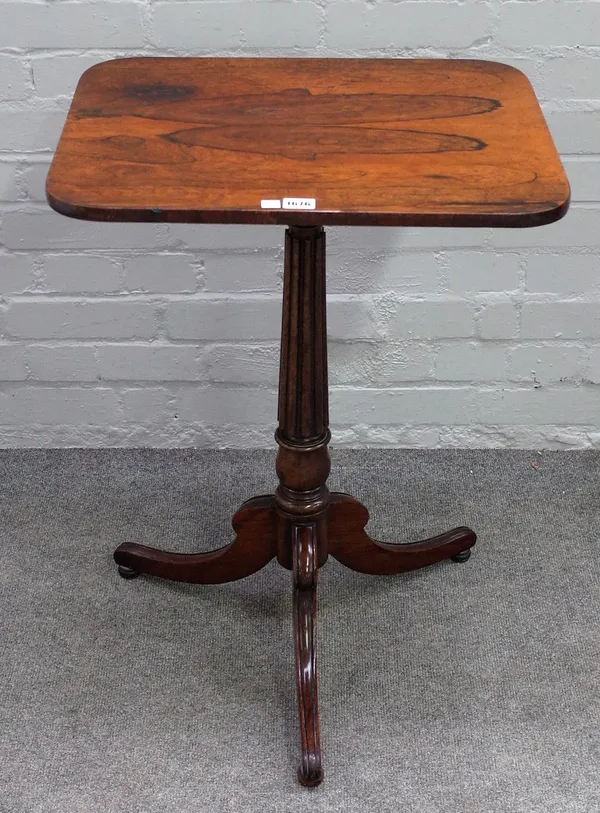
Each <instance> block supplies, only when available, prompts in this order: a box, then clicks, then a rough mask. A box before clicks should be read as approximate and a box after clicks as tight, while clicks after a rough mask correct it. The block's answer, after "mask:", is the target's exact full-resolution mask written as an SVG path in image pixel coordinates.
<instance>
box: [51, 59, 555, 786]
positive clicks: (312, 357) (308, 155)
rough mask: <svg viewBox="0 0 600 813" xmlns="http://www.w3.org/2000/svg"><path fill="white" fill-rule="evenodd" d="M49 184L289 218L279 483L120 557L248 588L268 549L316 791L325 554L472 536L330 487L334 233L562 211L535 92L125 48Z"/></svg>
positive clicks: (477, 68)
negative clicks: (282, 582) (215, 526)
mask: <svg viewBox="0 0 600 813" xmlns="http://www.w3.org/2000/svg"><path fill="white" fill-rule="evenodd" d="M47 193H48V200H49V202H50V205H51V206H52V207H53V208H54V209H56V210H57V211H58V212H61V213H62V214H64V215H68V216H69V217H76V218H82V219H85V220H104V221H115V220H118V221H145V222H169V223H250V224H265V223H266V224H279V225H284V226H287V229H286V232H285V260H284V266H285V269H284V290H283V320H282V333H281V364H280V378H279V410H278V424H279V425H278V429H277V431H276V433H275V438H276V441H277V444H278V446H279V450H278V454H277V460H276V470H277V475H278V478H279V487H278V488H277V490H276V492H275V494H274V495H268V496H260V497H254V498H252V499H250V500H248V501H247V502H245V503H244V504H243V505H242V506H241V508H240V509H239V510H238V511H237V513H236V514H235V515H234V517H233V528H234V530H235V532H236V536H235V539H234V541H233V542H232V543H231V544H230V545H228V546H226V547H223V548H220V549H219V550H215V551H213V552H210V553H200V554H181V553H172V552H167V551H162V550H157V549H155V548H150V547H147V546H145V545H139V544H135V543H131V542H125V543H123V544H122V545H119V547H118V548H117V549H116V551H115V553H114V558H115V561H116V563H117V564H118V566H119V572H120V574H121V575H122V576H123V577H124V578H132V577H134V576H137V575H138V574H140V573H146V574H149V575H152V576H159V577H161V578H164V579H172V580H175V581H182V582H192V583H196V584H216V583H220V582H227V581H233V580H235V579H241V578H243V577H244V576H248V575H250V574H251V573H254V572H256V571H257V570H259V569H260V568H262V567H264V566H265V565H266V564H267V563H268V562H269V561H271V560H272V559H273V558H274V557H277V560H278V561H279V563H280V564H281V565H282V566H283V567H284V568H287V569H288V570H291V571H292V573H293V623H294V634H295V650H296V677H297V690H298V708H299V719H300V735H301V747H302V758H301V763H300V768H299V779H300V782H301V783H302V784H304V785H317V784H319V783H320V782H321V780H322V778H323V768H322V760H321V747H320V742H319V715H318V705H317V669H316V667H317V663H316V654H315V622H316V614H317V605H316V587H317V572H318V568H319V567H321V566H322V565H324V564H325V562H326V561H327V557H328V556H329V555H330V554H331V556H334V557H335V558H336V559H338V560H339V561H340V562H342V564H344V565H346V566H347V567H349V568H352V569H353V570H356V571H359V572H362V573H372V574H395V573H402V572H404V571H409V570H414V569H416V568H421V567H425V566H427V565H431V564H433V563H435V562H439V561H440V560H443V559H454V560H455V561H459V562H462V561H465V560H466V559H467V558H468V556H469V554H470V549H471V548H472V546H473V545H474V544H475V539H476V537H475V533H474V532H473V531H472V530H471V529H469V528H466V527H460V528H454V529H453V530H451V531H448V532H447V533H444V534H441V535H440V536H435V537H433V538H431V539H426V540H424V541H421V542H412V543H407V544H385V543H383V542H377V541H375V540H374V539H372V538H371V537H370V536H369V534H368V533H367V532H366V531H365V526H366V524H367V521H368V519H369V515H368V512H367V509H366V508H365V507H364V506H363V505H362V504H361V503H360V502H358V500H356V499H354V498H353V497H351V496H349V495H347V494H342V493H330V492H329V491H328V489H327V486H326V482H327V477H328V475H329V470H330V462H329V453H328V444H329V440H330V432H329V428H328V423H329V418H328V379H327V336H326V316H325V311H326V305H325V232H324V229H323V227H324V226H327V225H332V226H367V225H370V226H498V227H517V228H522V227H526V226H539V225H542V224H545V223H551V222H552V221H555V220H558V219H559V218H560V217H562V216H563V215H564V214H565V213H566V211H567V208H568V204H569V185H568V182H567V179H566V177H565V174H564V171H563V168H562V166H561V163H560V160H559V158H558V155H557V153H556V149H555V147H554V145H553V142H552V139H551V137H550V134H549V132H548V129H547V127H546V124H545V122H544V118H543V115H542V112H541V110H540V107H539V105H538V103H537V100H536V98H535V95H534V92H533V90H532V88H531V85H530V84H529V81H528V80H527V79H526V77H525V76H524V75H523V74H522V73H520V72H519V71H517V70H515V69H514V68H512V67H509V66H507V65H502V64H499V63H496V62H484V61H477V60H435V59H432V60H412V59H377V60H372V59H222V58H219V59H213V58H206V59H205V58H162V57H161V58H131V59H117V60H113V61H110V62H104V63H102V64H99V65H96V66H94V67H93V68H91V69H89V70H88V71H86V72H85V74H84V75H83V77H82V78H81V80H80V82H79V85H78V87H77V90H76V92H75V97H74V99H73V103H72V105H71V109H70V111H69V114H68V118H67V121H66V124H65V127H64V130H63V133H62V136H61V139H60V143H59V145H58V149H57V152H56V155H55V157H54V161H53V163H52V166H51V168H50V172H49V175H48V181H47ZM409 417H410V416H407V418H409Z"/></svg>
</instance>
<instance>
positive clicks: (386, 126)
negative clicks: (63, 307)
mask: <svg viewBox="0 0 600 813" xmlns="http://www.w3.org/2000/svg"><path fill="white" fill-rule="evenodd" d="M47 194H48V200H49V202H50V204H51V205H52V206H53V208H55V209H56V210H57V211H59V212H62V213H63V214H66V215H69V216H71V217H78V218H83V219H88V220H121V221H151V222H157V221H169V222H188V223H203V222H204V223H280V224H296V225H381V226H407V225H419V226H518V227H523V226H535V225H540V224H543V223H550V222H552V221H554V220H557V219H559V218H560V217H561V216H562V215H563V214H565V212H566V210H567V208H568V203H569V194H570V192H569V184H568V181H567V179H566V176H565V173H564V170H563V168H562V165H561V163H560V159H559V157H558V154H557V152H556V149H555V147H554V144H553V142H552V138H551V136H550V133H549V131H548V128H547V126H546V123H545V121H544V117H543V114H542V112H541V110H540V107H539V104H538V102H537V99H536V97H535V94H534V92H533V89H532V87H531V85H530V83H529V81H528V79H527V78H526V77H525V76H524V75H523V74H522V73H521V72H520V71H518V70H516V69H515V68H512V67H509V66H507V65H503V64H500V63H497V62H486V61H479V60H458V59H457V60H446V59H443V60H442V59H439V60H438V59H422V60H413V59H280V58H264V59H263V58H260V59H255V58H252V59H249V58H195V57H189V58H179V57H134V58H130V59H116V60H111V61H109V62H103V63H100V64H99V65H95V66H94V67H93V68H90V69H89V70H88V71H86V72H85V73H84V75H83V76H82V78H81V80H80V82H79V85H78V87H77V90H76V92H75V96H74V99H73V103H72V105H71V109H70V111H69V114H68V118H67V121H66V124H65V127H64V130H63V133H62V136H61V139H60V142H59V145H58V148H57V152H56V155H55V157H54V161H53V163H52V166H51V169H50V172H49V175H48V181H47ZM290 198H291V199H292V200H291V201H290V200H289V199H290ZM299 199H300V200H299ZM278 204H279V206H278ZM284 205H285V206H286V207H289V208H283V206H284ZM265 207H266V208H265ZM304 207H314V208H304Z"/></svg>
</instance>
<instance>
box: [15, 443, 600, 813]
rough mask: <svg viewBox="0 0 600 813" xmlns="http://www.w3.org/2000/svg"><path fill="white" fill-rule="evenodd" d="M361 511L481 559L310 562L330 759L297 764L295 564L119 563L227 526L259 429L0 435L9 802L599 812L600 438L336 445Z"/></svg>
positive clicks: (220, 538) (400, 534) (112, 807)
mask: <svg viewBox="0 0 600 813" xmlns="http://www.w3.org/2000/svg"><path fill="white" fill-rule="evenodd" d="M333 460H334V469H333V474H332V477H331V481H330V483H331V485H332V487H333V488H336V489H342V490H346V491H350V492H352V493H353V494H355V495H356V496H358V497H359V498H361V499H362V500H363V501H364V502H365V503H366V504H367V505H368V506H369V507H370V509H371V516H372V521H371V524H370V530H371V532H372V533H373V534H374V535H375V534H376V535H379V536H380V537H381V538H385V539H387V540H389V541H409V540H411V539H416V538H419V537H421V536H427V535H431V534H433V533H437V532H440V531H441V530H444V529H445V528H448V527H450V526H453V525H458V524H463V523H467V524H470V525H471V526H472V527H473V528H474V529H475V530H476V531H477V532H478V534H479V543H478V547H477V548H476V552H475V554H474V555H473V556H472V557H471V560H470V561H469V562H468V563H467V564H464V565H456V564H453V563H443V564H440V565H437V566H434V567H432V568H430V569H428V570H423V571H418V572H415V573H412V574H405V575H403V576H397V577H378V578H375V577H369V576H363V575H359V574H355V573H352V572H350V571H348V570H345V569H344V568H342V567H341V565H339V564H338V563H337V562H334V561H330V562H329V563H328V564H327V565H326V567H324V568H323V569H322V570H321V571H320V576H319V578H320V583H319V587H320V608H319V609H320V615H319V648H318V651H319V666H320V695H321V697H320V701H321V726H322V739H323V747H324V756H325V771H326V778H325V783H324V785H322V786H321V788H318V789H316V790H306V789H302V788H300V787H299V786H298V785H297V784H296V779H295V773H296V766H297V759H298V730H297V719H296V705H295V684H294V665H293V646H292V633H291V617H290V603H291V595H290V575H289V573H288V572H287V571H284V570H282V569H281V568H279V567H278V566H277V565H276V564H275V563H272V564H271V565H270V566H269V567H268V568H266V569H265V570H263V571H261V572H260V573H258V574H256V575H255V576H253V577H251V578H249V579H246V580H244V581H240V582H235V583H232V584H226V585H221V586H208V587H203V586H192V585H176V584H170V583H162V582H160V581H158V580H152V579H149V578H143V577H142V578H139V579H137V580H136V581H133V582H125V581H123V580H121V579H120V578H119V577H118V576H117V573H116V570H115V568H114V567H113V566H112V563H111V552H112V550H113V548H114V547H115V546H116V545H117V544H118V543H119V542H121V541H123V540H135V541H143V542H146V543H148V544H151V545H158V546H161V545H162V546H167V545H169V546H171V547H172V548H173V549H177V550H181V551H191V550H196V549H202V548H210V547H216V546H219V545H221V544H223V543H224V541H226V540H228V539H229V538H230V537H231V534H230V526H229V517H230V514H231V513H232V512H233V511H234V510H235V509H236V508H237V507H238V505H239V504H240V503H241V502H242V501H243V500H244V499H245V498H246V497H248V496H251V495H253V494H260V493H264V492H265V491H270V490H271V489H272V487H273V485H274V475H273V471H272V465H273V454H272V453H270V452H269V453H267V452H252V451H244V452H237V451H229V452H217V451H215V452H210V451H199V452H192V451H129V450H115V451H109V450H106V451H87V450H86V451H78V450H56V451H48V450H42V451H37V450H35V451H3V452H0V478H1V485H2V488H1V493H0V510H1V515H0V544H1V547H0V550H1V559H0V598H1V602H2V604H1V607H2V610H1V616H0V624H1V651H0V690H1V695H0V749H1V750H0V811H2V813H113V811H114V813H197V812H199V811H202V813H204V811H211V813H212V811H215V812H216V811H235V813H241V812H242V811H243V812H244V813H253V811H261V813H271V812H272V813H296V811H303V813H304V812H305V811H310V813H319V811H327V813H329V812H330V811H340V812H342V811H343V812H344V813H355V811H356V813H358V811H360V813H366V812H367V811H368V813H388V811H389V813H392V812H393V813H399V811H404V813H411V812H414V813H438V812H439V813H471V811H476V812H479V811H481V813H496V811H498V813H500V811H501V812H502V813H512V812H513V811H514V812H515V813H529V812H530V811H536V812H537V811H539V812H540V813H542V811H543V813H549V812H550V813H563V811H564V812H565V813H567V811H568V812H569V813H571V811H572V812H573V813H583V812H584V811H590V813H591V811H594V813H597V811H598V810H600V778H599V777H600V771H599V765H600V725H599V723H600V682H599V678H600V666H599V665H600V586H599V585H600V579H599V576H600V547H599V545H600V542H599V540H600V521H599V517H600V513H599V508H600V505H599V501H600V497H599V493H600V492H599V483H600V477H599V471H600V453H597V452H581V453H580V452H567V453H558V452H547V453H543V454H542V455H540V454H538V453H528V452H505V451H465V452H458V451H391V450H389V451H388V450H365V451H338V452H334V454H333Z"/></svg>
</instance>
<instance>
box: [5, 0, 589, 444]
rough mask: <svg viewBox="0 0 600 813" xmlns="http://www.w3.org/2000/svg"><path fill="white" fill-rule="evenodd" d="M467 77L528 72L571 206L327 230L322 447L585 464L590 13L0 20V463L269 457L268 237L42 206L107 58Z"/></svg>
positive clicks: (24, 9)
mask: <svg viewBox="0 0 600 813" xmlns="http://www.w3.org/2000/svg"><path fill="white" fill-rule="evenodd" d="M140 54H149V55H152V54H157V55H164V54H171V55H240V56H244V55H264V56H274V55H282V56H292V55H306V56H364V57H397V58H401V57H411V56H419V57H448V58H457V57H470V58H483V59H496V60H500V61H505V62H508V63H510V64H512V65H514V66H515V67H518V68H520V69H521V70H523V71H524V72H525V73H526V74H527V75H528V76H529V77H530V79H531V80H532V82H533V85H534V87H535V89H536V91H537V93H538V96H539V98H540V100H541V102H542V106H543V108H544V111H545V113H546V115H547V118H548V122H549V126H550V128H551V131H552V133H553V135H554V137H555V140H556V143H557V145H558V147H559V149H560V151H561V153H562V155H563V156H564V163H565V168H566V170H567V173H568V175H569V177H570V180H571V183H572V189H573V205H572V208H571V211H570V213H569V214H568V215H567V217H566V219H565V220H563V221H561V222H560V223H558V224H554V225H552V226H547V227H542V228H538V229H528V230H522V231H518V230H517V231H515V230H500V229H497V230H490V229H483V230H477V229H341V228H340V229H329V230H328V246H329V255H328V257H329V262H328V289H329V294H330V295H329V335H330V340H331V341H330V369H331V382H332V394H331V416H332V424H333V426H332V428H333V437H334V443H337V444H339V445H344V444H345V445H386V446H396V445H400V446H425V447H436V446H480V447H502V446H504V447H549V448H583V447H600V258H599V251H598V249H599V248H600V2H597V0H568V2H567V0H537V2H535V3H533V2H524V1H523V0H516V1H515V2H513V1H512V0H487V2H484V1H483V0H468V2H465V0H364V1H363V0H348V1H347V2H341V0H338V1H337V2H334V1H333V0H223V1H222V2H218V1H217V0H185V2H183V1H182V0H169V2H161V0H61V1H60V2H58V0H29V1H27V2H26V1H25V0H0V446H34V445H41V446H68V445H81V446H102V445H108V446H127V445H149V446H192V445H196V446H213V447H222V446H233V447H244V446H271V445H272V432H273V429H274V423H275V413H276V384H277V366H278V338H279V326H280V307H281V282H282V273H281V266H282V258H283V254H282V242H283V230H282V229H278V228H274V227H235V226H220V225H219V226H196V227H193V226H185V225H165V224H161V225H145V224H128V225H123V224H97V223H83V222H78V221H74V220H69V219H67V218H63V217H60V216H59V215H56V214H55V213H53V212H51V211H50V210H49V208H48V206H47V205H46V203H45V196H44V183H45V176H46V172H47V169H48V165H49V163H50V160H51V157H52V151H53V149H54V147H55V145H56V142H57V139H58V135H59V133H60V128H61V126H62V123H63V120H64V116H65V114H66V110H67V108H68V104H69V101H70V98H71V96H72V93H73V91H74V88H75V84H76V82H77V80H78V78H79V76H80V74H81V73H82V72H83V71H84V70H85V69H86V68H87V67H89V66H90V65H92V64H94V63H96V62H100V61H103V60H106V59H111V58H115V57H119V56H128V55H129V56H131V55H140Z"/></svg>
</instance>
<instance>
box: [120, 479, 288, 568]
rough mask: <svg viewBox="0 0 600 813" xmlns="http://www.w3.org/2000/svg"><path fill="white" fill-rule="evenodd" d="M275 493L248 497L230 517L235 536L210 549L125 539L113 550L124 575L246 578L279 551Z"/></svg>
mask: <svg viewBox="0 0 600 813" xmlns="http://www.w3.org/2000/svg"><path fill="white" fill-rule="evenodd" d="M274 508H275V500H274V498H273V496H272V495H269V496H265V497H253V498H252V499H250V500H247V501H246V502H245V503H244V504H243V505H242V506H241V508H240V509H239V511H237V512H236V513H235V514H234V515H233V518H232V520H231V524H232V525H233V529H234V531H236V538H235V539H234V541H233V542H232V543H231V544H229V545H226V546H225V547H222V548H218V549H217V550H213V551H209V552H208V553H173V552H171V551H165V550H158V549H157V548H151V547H149V546H148V545H140V544H138V543H137V542H124V543H123V544H122V545H119V547H118V548H117V549H116V550H115V552H114V554H113V555H114V560H115V562H116V563H117V564H118V565H119V567H120V568H124V570H123V571H122V575H123V576H125V578H131V577H132V576H133V575H139V574H140V573H146V574H147V575H149V576H159V577H160V578H162V579H169V580H170V581H176V582H189V583H190V584H222V583H223V582H232V581H236V580H237V579H243V578H245V577H246V576H250V575H251V574H252V573H256V571H257V570H260V569H261V568H263V567H264V566H265V565H266V564H268V563H269V562H270V561H271V559H273V558H274V557H275V556H276V554H277V518H276V516H275V511H274Z"/></svg>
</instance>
